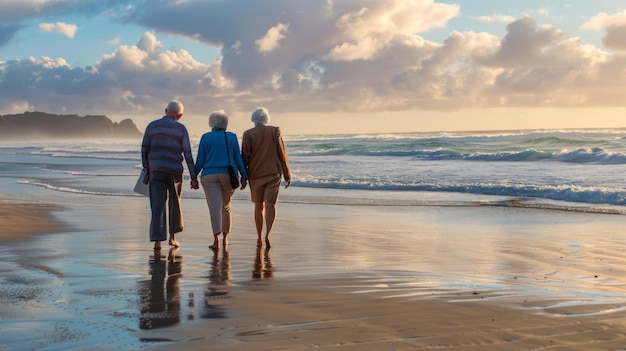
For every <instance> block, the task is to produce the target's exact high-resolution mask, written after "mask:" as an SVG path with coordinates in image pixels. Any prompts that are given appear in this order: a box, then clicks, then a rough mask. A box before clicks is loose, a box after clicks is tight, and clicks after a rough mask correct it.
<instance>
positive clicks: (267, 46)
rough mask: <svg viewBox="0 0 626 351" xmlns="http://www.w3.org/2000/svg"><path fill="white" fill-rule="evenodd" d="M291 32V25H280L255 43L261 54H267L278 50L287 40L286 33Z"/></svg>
mask: <svg viewBox="0 0 626 351" xmlns="http://www.w3.org/2000/svg"><path fill="white" fill-rule="evenodd" d="M288 30H289V24H284V23H280V22H279V23H278V24H276V25H275V26H274V27H272V28H270V29H269V30H268V31H267V33H265V35H264V36H263V38H260V39H258V40H255V41H254V43H255V44H256V46H257V49H258V50H259V52H261V53H267V52H271V51H274V50H276V49H277V48H278V47H279V46H280V42H281V40H283V39H285V33H287V31H288Z"/></svg>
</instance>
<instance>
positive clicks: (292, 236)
mask: <svg viewBox="0 0 626 351" xmlns="http://www.w3.org/2000/svg"><path fill="white" fill-rule="evenodd" d="M61 205H62V206H61ZM61 205H57V204H54V205H50V204H41V203H33V204H28V203H24V202H20V203H19V204H16V205H10V204H9V203H7V202H3V203H2V205H1V207H0V211H1V212H2V214H3V215H2V216H1V217H0V228H3V235H2V236H1V240H2V241H3V243H4V245H3V247H2V253H3V256H4V257H5V259H4V260H3V262H2V263H1V266H0V269H1V271H2V275H1V278H2V281H3V284H2V287H1V288H0V292H1V293H0V299H1V300H2V305H1V307H0V316H1V317H2V319H1V321H0V322H1V323H0V340H1V341H0V349H7V350H23V349H36V350H65V349H76V350H96V349H97V350H109V349H111V350H112V349H127V350H133V349H139V348H142V349H143V348H145V349H149V350H170V349H172V348H174V349H177V350H197V349H209V348H210V349H211V350H244V349H245V350H308V349H320V348H323V349H336V350H407V349H425V350H427V349H444V350H529V349H532V350H541V349H550V350H619V349H623V347H624V345H626V337H625V336H624V330H625V327H626V298H625V297H626V294H625V293H626V278H624V277H626V274H624V273H626V272H625V267H626V266H625V265H624V258H623V256H624V252H625V251H626V238H624V237H623V235H622V232H623V230H622V229H623V228H624V227H625V226H626V218H624V217H623V216H618V215H605V214H580V213H568V212H564V211H541V210H531V209H517V208H499V207H445V206H443V207H430V206H337V205H326V204H319V205H316V204H297V203H282V204H280V205H279V218H278V221H277V224H276V228H275V232H274V234H273V241H274V246H273V247H272V249H271V250H269V251H265V250H257V249H256V247H255V232H254V229H253V223H252V218H251V210H252V207H251V206H252V205H251V204H250V203H249V202H248V201H244V200H239V201H235V202H234V204H233V219H234V227H233V232H232V235H231V243H230V245H229V247H228V249H227V250H226V251H224V250H220V251H219V252H213V251H211V250H209V249H208V248H207V245H208V244H209V242H210V237H209V235H208V234H207V232H208V228H209V222H208V221H209V219H208V212H207V209H206V204H205V203H204V201H202V200H194V199H191V200H186V201H185V202H184V212H185V220H186V224H185V231H184V232H183V233H182V234H181V235H180V237H179V240H180V241H181V243H182V247H181V248H180V249H179V250H177V251H175V252H170V251H169V250H167V248H166V249H164V250H162V252H154V251H153V250H151V245H150V244H149V243H148V242H147V234H146V228H147V223H146V221H145V218H146V215H147V213H148V211H149V209H148V207H147V202H146V199H144V198H140V197H138V198H129V199H124V201H123V202H120V201H116V199H114V198H97V197H91V196H85V198H84V201H81V202H80V203H76V202H73V203H65V204H61ZM70 228H72V230H69V229H70Z"/></svg>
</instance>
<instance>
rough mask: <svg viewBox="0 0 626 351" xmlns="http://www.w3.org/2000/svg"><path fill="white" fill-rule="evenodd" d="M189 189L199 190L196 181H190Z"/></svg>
mask: <svg viewBox="0 0 626 351" xmlns="http://www.w3.org/2000/svg"><path fill="white" fill-rule="evenodd" d="M191 189H194V190H195V189H200V185H198V180H197V179H192V180H191Z"/></svg>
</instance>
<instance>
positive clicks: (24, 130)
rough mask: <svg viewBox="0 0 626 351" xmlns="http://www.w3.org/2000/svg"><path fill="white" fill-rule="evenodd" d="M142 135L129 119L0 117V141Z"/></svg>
mask: <svg viewBox="0 0 626 351" xmlns="http://www.w3.org/2000/svg"><path fill="white" fill-rule="evenodd" d="M141 136H142V133H141V132H140V131H139V129H137V126H136V125H135V123H133V121H132V120H130V119H125V120H123V121H121V122H119V123H118V122H113V121H111V120H110V119H109V118H108V117H107V116H91V115H87V116H83V117H81V116H77V115H55V114H50V113H45V112H24V113H22V114H15V115H0V139H2V140H8V139H28V138H32V137H42V138H51V139H60V138H63V139H67V138H76V139H85V138H124V139H134V138H141Z"/></svg>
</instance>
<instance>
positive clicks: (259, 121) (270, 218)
mask: <svg viewBox="0 0 626 351" xmlns="http://www.w3.org/2000/svg"><path fill="white" fill-rule="evenodd" d="M251 120H252V122H254V128H252V129H248V130H247V131H245V132H244V133H243V140H242V143H241V155H242V156H243V163H244V165H245V166H246V170H247V171H248V179H249V182H250V195H251V200H252V202H254V222H255V224H256V231H257V235H258V238H257V246H258V247H261V246H263V241H262V240H261V234H262V231H263V219H265V245H266V247H267V248H268V249H269V248H270V247H271V246H272V245H271V241H270V232H271V231H272V227H273V226H274V220H275V219H276V202H277V201H278V190H279V188H280V181H281V177H284V178H285V188H287V187H288V186H289V184H291V172H290V170H289V159H288V157H287V150H286V148H285V144H284V143H283V139H282V137H281V135H280V128H279V127H273V126H268V125H267V124H268V123H269V121H270V114H269V111H268V110H267V109H266V108H264V107H260V108H258V109H257V110H256V111H254V112H253V113H252V118H251ZM264 212H265V213H264ZM264 217H265V218H264Z"/></svg>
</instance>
